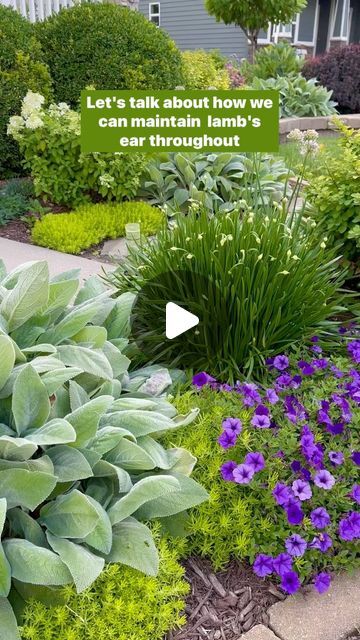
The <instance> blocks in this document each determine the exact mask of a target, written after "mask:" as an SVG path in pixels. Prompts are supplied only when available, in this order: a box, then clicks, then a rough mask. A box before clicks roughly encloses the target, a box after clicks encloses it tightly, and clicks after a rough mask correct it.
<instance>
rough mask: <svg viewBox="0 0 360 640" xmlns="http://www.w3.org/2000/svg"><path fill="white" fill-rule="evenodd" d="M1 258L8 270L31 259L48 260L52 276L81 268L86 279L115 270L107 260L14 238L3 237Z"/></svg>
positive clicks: (1, 239)
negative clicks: (18, 240)
mask: <svg viewBox="0 0 360 640" xmlns="http://www.w3.org/2000/svg"><path fill="white" fill-rule="evenodd" d="M0 259H1V260H3V262H4V264H5V266H6V269H7V270H8V271H11V270H12V269H14V268H15V267H18V266H19V265H20V264H23V263H24V262H29V261H31V260H47V262H48V263H49V269H50V275H51V276H55V275H57V274H58V273H61V272H62V271H69V270H70V269H80V272H81V278H82V279H84V280H86V279H87V278H89V277H90V276H93V275H96V274H100V275H101V274H102V273H103V270H105V271H113V270H114V268H115V266H113V265H111V264H107V263H106V262H100V261H98V260H89V259H87V258H81V257H79V256H72V255H69V254H68V253H60V252H59V251H52V250H51V249H44V248H43V247H36V246H34V245H32V244H25V243H23V242H14V240H8V239H7V238H1V237H0Z"/></svg>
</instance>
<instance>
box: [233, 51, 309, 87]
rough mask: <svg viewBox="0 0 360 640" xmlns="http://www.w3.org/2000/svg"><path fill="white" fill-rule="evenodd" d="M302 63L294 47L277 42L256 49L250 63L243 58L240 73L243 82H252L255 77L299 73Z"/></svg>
mask: <svg viewBox="0 0 360 640" xmlns="http://www.w3.org/2000/svg"><path fill="white" fill-rule="evenodd" d="M303 64H304V61H303V60H301V58H299V57H298V56H297V55H296V51H295V49H294V47H292V46H291V45H290V44H289V43H288V42H279V43H278V44H271V45H270V46H268V47H261V48H260V49H258V51H257V52H256V54H255V57H254V62H253V63H252V64H251V63H250V62H249V61H248V60H243V62H242V63H241V67H240V73H241V74H242V75H243V76H244V78H245V82H252V81H253V80H254V79H255V78H261V79H262V80H268V79H269V78H276V77H277V76H288V75H289V74H292V73H300V71H301V69H302V66H303ZM312 77H313V76H312Z"/></svg>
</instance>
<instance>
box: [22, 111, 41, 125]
mask: <svg viewBox="0 0 360 640" xmlns="http://www.w3.org/2000/svg"><path fill="white" fill-rule="evenodd" d="M43 124H44V123H43V121H42V119H41V118H40V116H39V115H37V114H36V113H32V114H31V115H30V116H29V117H28V118H27V119H26V122H25V127H26V128H27V129H39V128H40V127H42V126H43Z"/></svg>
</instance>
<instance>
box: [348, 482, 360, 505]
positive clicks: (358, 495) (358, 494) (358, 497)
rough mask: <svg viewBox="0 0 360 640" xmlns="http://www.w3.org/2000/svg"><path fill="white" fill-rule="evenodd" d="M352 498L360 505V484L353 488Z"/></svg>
mask: <svg viewBox="0 0 360 640" xmlns="http://www.w3.org/2000/svg"><path fill="white" fill-rule="evenodd" d="M350 498H352V499H353V500H354V501H355V502H357V503H358V504H360V484H354V486H353V488H352V489H351V493H350Z"/></svg>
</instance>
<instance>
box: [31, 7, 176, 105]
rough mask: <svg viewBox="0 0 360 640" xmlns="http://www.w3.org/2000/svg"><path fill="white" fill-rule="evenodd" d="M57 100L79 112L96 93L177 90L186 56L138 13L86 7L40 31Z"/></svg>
mask: <svg viewBox="0 0 360 640" xmlns="http://www.w3.org/2000/svg"><path fill="white" fill-rule="evenodd" d="M37 36H38V38H39V40H40V42H41V44H42V46H43V49H44V51H46V57H47V61H48V65H49V68H50V72H51V77H52V79H53V82H54V92H55V97H56V99H57V100H59V101H66V102H69V103H70V104H71V106H73V107H75V106H76V105H77V104H78V101H79V97H80V92H81V91H82V90H83V89H85V88H86V87H87V86H88V85H92V86H94V87H95V88H96V89H110V88H111V89H174V88H175V87H176V86H178V85H182V84H183V76H182V68H181V56H180V52H179V51H178V49H177V47H176V45H175V43H174V42H173V41H172V40H171V38H170V37H169V36H168V34H167V33H166V32H165V31H162V30H161V29H158V28H157V27H156V26H155V25H154V24H152V23H151V22H150V21H149V20H147V19H146V18H145V16H143V15H142V14H141V13H140V12H138V11H131V10H130V9H128V8H125V7H121V6H119V5H117V4H106V3H104V4H100V3H99V4H89V3H88V4H84V5H79V6H76V7H73V8H72V9H70V10H69V11H61V12H60V13H59V14H57V15H56V14H55V15H53V16H52V17H51V18H49V19H48V20H45V22H43V23H38V25H37Z"/></svg>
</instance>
